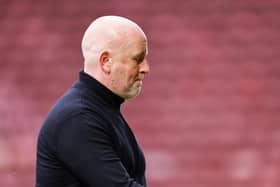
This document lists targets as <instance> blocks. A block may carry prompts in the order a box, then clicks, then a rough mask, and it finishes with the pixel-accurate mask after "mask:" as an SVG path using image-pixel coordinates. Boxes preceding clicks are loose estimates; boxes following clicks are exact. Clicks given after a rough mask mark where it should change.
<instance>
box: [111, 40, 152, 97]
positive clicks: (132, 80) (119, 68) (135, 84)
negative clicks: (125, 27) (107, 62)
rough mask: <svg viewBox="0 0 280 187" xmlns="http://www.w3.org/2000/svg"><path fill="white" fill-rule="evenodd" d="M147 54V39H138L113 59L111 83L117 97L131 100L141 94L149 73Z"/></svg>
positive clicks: (128, 44)
mask: <svg viewBox="0 0 280 187" xmlns="http://www.w3.org/2000/svg"><path fill="white" fill-rule="evenodd" d="M147 53H148V48H147V41H146V39H145V38H143V37H138V38H137V37H136V39H135V40H133V41H130V42H128V43H127V45H125V46H124V47H122V48H121V49H120V50H118V54H116V55H114V56H113V57H112V67H111V74H110V83H111V86H112V88H113V90H114V92H115V93H116V94H117V95H119V96H121V97H122V98H124V99H129V98H133V97H135V96H137V95H138V94H139V93H140V91H141V86H142V81H143V79H144V76H145V74H146V73H148V72H149V65H148V62H147V59H146V57H147Z"/></svg>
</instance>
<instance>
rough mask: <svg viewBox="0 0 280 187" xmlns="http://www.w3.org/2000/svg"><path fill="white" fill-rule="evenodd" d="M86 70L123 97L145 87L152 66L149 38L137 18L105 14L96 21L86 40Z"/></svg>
mask: <svg viewBox="0 0 280 187" xmlns="http://www.w3.org/2000/svg"><path fill="white" fill-rule="evenodd" d="M82 53H83V56H84V71H85V72H86V73H87V74H89V75H90V76H92V77H93V78H95V79H96V80H97V81H99V82H100V83H102V84H103V85H104V86H106V87H107V88H109V89H110V90H111V91H113V92H114V93H115V94H117V95H119V96H121V97H123V98H132V97H135V96H136V95H138V93H139V92H140V90H141V85H142V81H143V79H144V75H145V74H146V73H148V71H149V66H148V63H147V60H146V56H147V54H148V46H147V38H146V36H145V34H144V32H143V31H142V29H141V28H140V27H139V26H138V25H137V24H136V23H134V22H133V21H131V20H129V19H127V18H123V17H119V16H103V17H100V18H97V19H96V20H95V21H93V22H92V23H91V24H90V26H89V27H88V29H87V30H86V32H85V34H84V37H83V40H82Z"/></svg>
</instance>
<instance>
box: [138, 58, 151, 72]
mask: <svg viewBox="0 0 280 187" xmlns="http://www.w3.org/2000/svg"><path fill="white" fill-rule="evenodd" d="M149 72H150V65H149V63H148V61H147V59H145V60H143V62H142V63H141V64H140V73H144V74H146V73H149Z"/></svg>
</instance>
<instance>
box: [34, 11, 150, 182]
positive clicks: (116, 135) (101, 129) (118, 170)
mask: <svg viewBox="0 0 280 187" xmlns="http://www.w3.org/2000/svg"><path fill="white" fill-rule="evenodd" d="M82 53H83V56H84V70H83V71H81V72H80V74H79V79H78V80H77V81H76V82H75V83H74V85H73V86H72V87H71V88H70V89H69V90H68V91H67V92H66V93H65V94H64V95H63V96H62V97H61V98H60V99H59V101H58V102H57V103H56V104H55V106H54V107H53V109H52V110H51V111H50V113H49V114H48V116H47V118H46V120H45V122H44V124H43V126H42V128H41V130H40V133H39V137H38V145H37V162H36V186H37V187H66V186H67V187H146V179H145V159H144V156H143V153H142V151H141V149H140V147H139V145H138V143H137V141H136V139H135V137H134V135H133V133H132V131H131V129H130V128H129V126H128V124H127V123H126V121H125V119H124V118H123V116H122V114H121V112H120V106H121V104H122V103H123V102H124V100H125V99H130V98H133V97H135V96H137V95H138V94H139V92H140V90H141V86H142V81H143V79H144V76H145V74H146V73H148V72H149V65H148V62H147V59H146V56H147V54H148V48H147V38H146V36H145V34H144V32H143V31H142V29H141V28H140V27H139V26H138V25H137V24H136V23H134V22H132V21H130V20H128V19H126V18H123V17H118V16H104V17H100V18H98V19H96V20H95V21H93V22H92V23H91V25H90V26H89V27H88V29H87V30H86V32H85V34H84V37H83V40H82Z"/></svg>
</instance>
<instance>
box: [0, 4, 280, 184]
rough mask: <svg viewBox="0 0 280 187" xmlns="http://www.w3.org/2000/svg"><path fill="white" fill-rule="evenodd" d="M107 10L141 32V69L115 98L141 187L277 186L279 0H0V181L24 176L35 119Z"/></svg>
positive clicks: (27, 177)
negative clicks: (141, 155)
mask: <svg viewBox="0 0 280 187" xmlns="http://www.w3.org/2000/svg"><path fill="white" fill-rule="evenodd" d="M108 14H114V15H121V16H125V17H128V18H130V19H132V20H134V21H135V22H137V23H138V24H139V25H141V26H142V27H143V29H144V30H145V31H146V33H147V36H148V38H149V57H148V60H149V61H150V65H151V73H150V74H149V76H148V77H147V78H146V80H145V82H144V83H145V84H144V88H143V92H142V94H141V96H139V97H138V98H137V99H135V100H131V101H128V102H126V104H125V105H124V106H123V113H124V114H125V116H126V117H127V120H128V121H129V122H130V124H131V127H132V128H133V129H134V132H135V134H136V136H137V138H138V140H139V142H140V143H141V145H142V147H143V149H144V152H145V154H146V157H147V175H148V181H149V187H225V186H226V187H279V186H280V179H279V175H280V149H279V147H280V126H279V125H280V117H279V113H280V100H279V95H280V62H279V60H280V52H279V51H280V1H278V0H265V1H264V0H246V1H245V0H235V1H233V0H214V1H208V0H179V1H175V0H164V1H151V0H142V1H140V0H139V1H130V0H122V1H120V0H119V1H118V0H102V1H101V0H100V1H99V0H81V1H78V0H60V1H52V0H49V1H43V0H33V1H32V0H0V186H1V187H30V186H34V167H35V166H34V163H35V151H36V138H37V133H38V130H39V128H40V125H41V123H42V121H43V119H44V117H45V116H46V113H47V112H48V111H49V109H50V107H51V106H52V104H53V103H54V102H55V100H56V99H57V98H58V97H59V96H60V95H61V94H62V93H63V92H64V91H65V90H66V89H67V88H68V87H69V86H70V85H71V84H72V82H73V81H74V80H75V79H76V77H77V73H78V71H79V70H80V69H81V68H82V64H83V61H82V56H81V52H80V41H81V38H82V35H83V32H84V31H85V29H86V27H87V26H88V24H89V23H90V22H91V21H92V20H93V19H94V18H96V17H98V16H102V15H108Z"/></svg>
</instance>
